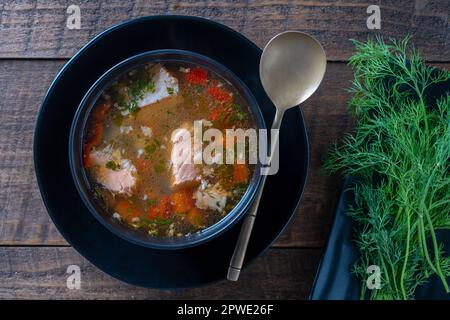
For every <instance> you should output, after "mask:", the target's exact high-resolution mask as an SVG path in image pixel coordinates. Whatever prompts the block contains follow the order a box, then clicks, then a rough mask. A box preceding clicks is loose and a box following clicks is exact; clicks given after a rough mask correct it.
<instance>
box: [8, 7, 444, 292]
mask: <svg viewBox="0 0 450 320" xmlns="http://www.w3.org/2000/svg"><path fill="white" fill-rule="evenodd" d="M372 2H374V4H378V5H380V7H381V30H369V29H368V28H367V26H366V19H367V17H368V16H369V14H367V13H366V9H367V7H368V6H369V5H370V4H372ZM71 4H77V5H79V6H80V8H81V29H80V30H69V29H68V28H66V19H67V17H68V14H67V13H66V9H67V7H68V6H69V5H71ZM0 12H1V15H0V298H3V299H4V298H7V299H16V298H20V299H22V298H31V299H35V298H39V299H42V298H68V299H85V298H88V299H103V298H105V299H113V298H123V299H165V298H205V299H210V298H215V299H218V298H231V299H234V298H255V299H256V298H260V299H264V298H268V299H269V298H273V299H282V298H286V299H287V298H289V299H299V298H307V297H308V293H309V289H310V286H311V284H312V280H313V278H314V274H315V270H316V268H317V265H318V263H319V260H320V257H321V252H322V248H323V246H324V244H325V242H326V238H327V232H328V229H329V226H330V222H331V219H332V214H333V209H334V206H335V202H336V198H337V195H338V192H339V188H340V183H341V179H340V178H339V177H329V176H327V175H325V174H322V173H320V172H319V169H320V166H321V163H322V159H323V157H324V155H325V154H326V151H327V148H328V146H329V145H330V144H331V143H332V142H333V141H335V140H336V139H338V138H340V137H342V135H343V134H344V133H345V132H348V131H350V130H351V129H352V126H353V121H352V119H351V117H350V115H349V114H348V112H347V110H346V101H347V100H348V97H349V95H348V93H346V91H345V90H344V89H345V88H346V87H347V86H348V81H349V80H350V79H351V78H352V72H351V70H350V68H349V67H347V66H346V63H345V61H346V60H347V59H348V58H349V56H350V55H351V54H352V52H353V47H352V45H351V43H350V42H349V39H350V38H355V39H359V40H364V39H366V38H367V36H368V35H376V34H382V35H386V36H392V37H396V38H402V37H404V36H405V35H406V34H411V35H413V41H414V42H415V44H416V45H417V46H418V48H419V49H420V50H421V51H422V53H423V54H424V56H425V57H426V58H427V60H428V61H429V62H432V63H434V64H436V65H438V66H440V67H444V68H448V66H449V65H448V62H450V32H449V12H450V2H449V1H447V0H434V1H431V0H421V1H419V0H416V1H415V2H414V1H410V0H400V1H393V0H392V1H387V0H386V1H379V0H377V1H371V2H364V1H358V0H341V1H328V0H322V1H281V0H277V1H267V0H257V1H253V0H246V1H239V0H237V1H162V0H156V1H144V0H141V1H119V0H114V1H98V2H97V1H84V0H79V1H75V0H74V1H52V0H40V1H31V0H23V1H19V0H16V1H8V0H3V1H1V3H0ZM157 14H185V15H195V16H201V17H207V18H210V19H213V20H215V21H219V22H221V23H224V24H226V25H228V26H230V27H232V28H234V29H235V30H238V31H239V32H241V33H243V34H244V35H245V36H247V37H248V38H250V39H251V40H253V41H254V42H255V43H257V44H258V45H259V46H261V47H262V46H264V44H265V43H266V42H267V41H268V40H269V39H270V38H271V37H272V36H273V35H275V34H277V33H278V32H281V31H283V30H287V29H297V30H302V31H305V32H308V33H310V34H312V35H313V36H315V37H317V39H319V41H320V42H321V43H322V44H323V45H324V47H325V50H326V52H327V56H328V60H329V63H328V67H327V72H326V75H325V79H324V82H323V84H322V86H321V87H320V89H319V90H318V92H316V93H315V94H314V95H313V96H312V97H311V99H309V100H308V101H307V102H306V103H305V104H304V106H303V110H304V112H305V116H306V122H307V126H308V132H309V137H310V141H311V166H310V173H309V180H308V183H307V187H306V191H305V193H304V196H303V199H302V203H301V206H300V208H299V210H298V212H297V215H296V216H295V218H294V219H293V221H292V223H291V225H290V226H289V227H288V229H287V230H286V231H285V232H284V233H283V234H282V236H281V237H280V238H279V239H278V241H277V242H276V243H275V244H274V246H273V247H272V248H271V249H269V250H268V251H267V253H266V254H265V255H264V256H262V257H261V258H259V259H258V260H257V261H256V262H255V263H253V264H252V265H251V266H250V267H249V268H248V269H247V270H245V272H244V273H243V274H242V277H241V279H240V280H239V282H237V283H231V282H227V281H222V282H220V283H217V284H214V285H210V286H206V287H202V288H197V289H190V290H182V291H160V290H148V289H142V288H138V287H133V286H130V285H127V284H124V283H121V282H119V281H117V280H115V279H113V278H112V277H110V276H108V275H106V274H104V273H103V272H101V271H99V270H97V269H96V268H95V267H93V266H92V265H91V264H89V263H88V262H87V261H85V260H84V259H83V258H82V257H81V256H79V255H78V254H77V253H76V252H75V251H74V250H73V249H72V248H71V247H70V246H69V245H68V244H67V243H66V242H65V241H64V239H63V238H62V237H61V235H60V234H59V233H58V231H57V230H56V228H55V226H54V225H53V224H52V222H51V221H50V219H49V217H48V215H47V212H46V211H45V208H44V206H43V203H42V200H41V197H40V194H39V191H38V189H37V185H36V179H35V175H34V169H33V160H32V140H33V138H32V137H33V131H34V125H35V117H36V114H37V111H38V109H39V107H40V104H41V102H42V98H43V96H44V94H45V92H46V89H47V88H48V86H49V84H50V82H51V80H52V79H53V78H54V76H55V75H56V73H57V72H58V70H60V69H61V67H62V66H63V65H64V63H66V61H67V60H68V58H70V57H71V56H72V55H73V54H74V53H75V52H76V51H77V50H78V49H79V48H81V47H82V46H83V44H85V43H86V42H87V41H88V40H89V39H91V38H92V37H93V36H94V35H96V34H98V33H99V32H101V31H102V30H104V29H105V28H108V27H110V26H111V25H114V24H116V23H118V22H121V21H124V20H127V19H131V18H136V17H139V16H144V15H157ZM275 214H276V213H275ZM71 264H77V265H79V266H80V267H81V271H82V288H81V290H69V289H67V287H66V279H67V276H68V275H67V274H66V269H67V266H68V265H71Z"/></svg>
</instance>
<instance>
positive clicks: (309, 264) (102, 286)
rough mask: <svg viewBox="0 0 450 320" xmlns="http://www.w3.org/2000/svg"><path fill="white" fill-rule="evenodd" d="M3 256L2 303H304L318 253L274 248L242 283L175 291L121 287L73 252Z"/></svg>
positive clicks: (2, 250)
mask: <svg viewBox="0 0 450 320" xmlns="http://www.w3.org/2000/svg"><path fill="white" fill-rule="evenodd" d="M0 257H1V259H0V279H1V285H0V299H305V298H307V297H308V293H309V289H310V287H311V284H312V280H313V278H314V274H315V269H316V267H317V264H318V262H319V259H320V250H317V249H270V250H269V251H268V252H267V253H266V254H264V255H263V256H262V257H261V258H259V259H258V260H257V261H255V262H254V263H253V264H251V265H250V266H249V268H248V269H247V270H244V272H243V273H242V275H241V278H240V280H239V281H238V282H229V281H220V282H218V283H214V284H210V285H208V286H205V287H200V288H195V289H187V290H175V291H168V290H152V289H145V288H139V287H136V286H131V285H128V284H125V283H123V282H120V281H118V280H116V279H114V278H112V277H110V276H109V275H106V274H105V273H103V272H101V271H100V270H98V269H97V268H96V267H94V266H93V265H91V264H90V263H89V262H87V261H86V260H84V259H83V258H82V257H81V256H80V255H78V254H77V253H76V252H75V251H74V249H72V248H70V247H66V248H61V247H45V248H43V247H38V248H13V247H10V248H7V247H0ZM73 264H75V265H78V266H79V267H80V270H81V288H80V290H69V289H68V288H67V277H68V276H69V274H67V273H66V272H67V267H68V266H69V265H73ZM237 292H239V294H236V293H237Z"/></svg>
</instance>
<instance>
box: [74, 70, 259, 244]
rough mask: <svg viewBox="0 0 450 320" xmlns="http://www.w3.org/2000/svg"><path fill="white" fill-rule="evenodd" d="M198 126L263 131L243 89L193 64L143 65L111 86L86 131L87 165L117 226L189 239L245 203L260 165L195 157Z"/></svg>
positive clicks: (97, 193) (93, 185) (93, 187)
mask: <svg viewBox="0 0 450 320" xmlns="http://www.w3.org/2000/svg"><path fill="white" fill-rule="evenodd" d="M194 123H200V124H201V125H202V128H203V130H205V128H206V129H207V128H216V129H218V130H220V131H221V132H223V136H225V130H226V129H230V128H242V129H244V130H245V129H247V128H256V123H255V119H254V117H253V115H252V113H251V112H250V110H249V107H248V105H246V103H245V101H244V99H243V98H242V97H241V96H240V95H239V93H238V91H237V90H236V89H235V88H233V87H232V85H231V84H229V83H228V82H226V81H225V80H224V79H223V78H221V77H220V76H219V75H217V74H215V73H213V72H212V71H210V70H207V69H204V68H200V67H198V66H196V65H193V64H185V63H183V64H179V63H175V62H167V63H157V64H145V65H140V66H138V67H135V68H133V69H131V70H128V71H127V72H126V73H124V74H123V75H122V76H120V77H119V78H117V79H116V80H115V81H114V82H113V83H112V84H111V85H110V86H109V87H107V88H106V89H105V90H104V92H103V93H102V95H101V96H100V98H99V99H98V100H97V101H96V104H95V105H94V107H93V109H92V112H91V114H90V116H89V119H88V122H87V126H86V129H85V132H84V138H83V165H84V168H85V170H86V173H87V176H88V179H89V184H90V188H91V190H92V192H93V194H94V196H95V198H96V201H98V202H99V203H100V205H101V206H102V207H103V208H104V209H105V212H106V213H107V214H109V215H110V216H111V217H112V218H113V219H114V220H115V221H116V222H117V223H121V224H125V225H127V226H129V227H130V228H134V229H136V230H138V231H140V232H145V233H147V234H149V235H150V236H154V237H182V236H186V235H188V234H192V233H195V232H198V231H201V230H202V229H205V228H207V227H209V226H211V225H213V224H215V223H216V222H218V221H219V220H221V219H222V218H223V217H224V216H226V215H227V214H228V213H229V212H230V211H231V210H232V209H233V208H234V207H235V206H236V204H237V203H238V202H239V201H240V199H241V198H242V196H243V194H244V193H245V191H246V190H247V187H248V186H249V183H250V180H251V178H252V176H253V173H254V171H255V165H253V164H252V165H251V164H248V163H244V164H237V163H233V164H225V161H222V162H223V163H220V161H216V162H213V163H211V164H205V163H197V162H195V161H194V158H195V156H196V153H195V152H194V151H193V150H192V144H191V143H189V142H190V140H191V139H190V138H191V135H192V134H193V132H194ZM192 138H193V137H192ZM227 143H228V142H227ZM223 144H225V141H224V142H223ZM186 148H188V149H189V150H188V151H191V152H186Z"/></svg>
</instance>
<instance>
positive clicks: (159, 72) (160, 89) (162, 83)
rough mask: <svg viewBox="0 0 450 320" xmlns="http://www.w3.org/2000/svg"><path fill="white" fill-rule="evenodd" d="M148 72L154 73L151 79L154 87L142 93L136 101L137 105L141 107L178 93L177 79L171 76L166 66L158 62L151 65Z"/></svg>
mask: <svg viewBox="0 0 450 320" xmlns="http://www.w3.org/2000/svg"><path fill="white" fill-rule="evenodd" d="M150 72H151V73H152V74H154V76H153V78H152V81H153V83H154V87H153V88H152V90H149V91H147V92H145V93H144V96H143V97H142V99H140V100H139V101H138V106H139V107H140V108H143V107H145V106H148V105H150V104H153V103H155V102H158V101H161V100H162V99H165V98H168V97H172V96H176V95H178V91H179V87H178V79H177V78H175V77H173V76H172V75H171V74H170V73H169V71H167V69H166V68H164V67H163V66H161V65H160V64H156V65H154V66H153V67H151V69H150Z"/></svg>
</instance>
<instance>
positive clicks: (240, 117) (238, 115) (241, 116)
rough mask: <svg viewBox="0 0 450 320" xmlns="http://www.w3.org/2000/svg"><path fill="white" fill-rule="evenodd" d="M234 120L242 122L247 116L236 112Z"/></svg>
mask: <svg viewBox="0 0 450 320" xmlns="http://www.w3.org/2000/svg"><path fill="white" fill-rule="evenodd" d="M236 118H237V119H238V120H240V121H242V120H245V119H246V118H247V115H246V114H245V112H242V111H239V112H236Z"/></svg>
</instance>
